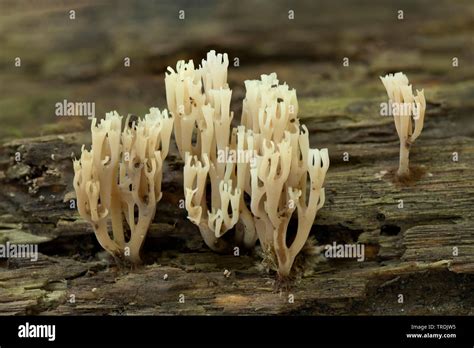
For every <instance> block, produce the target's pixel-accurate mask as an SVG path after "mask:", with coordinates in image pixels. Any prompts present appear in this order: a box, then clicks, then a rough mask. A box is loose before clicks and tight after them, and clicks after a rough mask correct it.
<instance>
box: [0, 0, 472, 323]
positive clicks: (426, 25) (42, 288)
mask: <svg viewBox="0 0 474 348" xmlns="http://www.w3.org/2000/svg"><path fill="white" fill-rule="evenodd" d="M409 3H411V2H406V3H405V4H404V6H405V8H407V14H409V16H408V17H407V18H413V20H412V21H410V20H407V21H406V22H404V23H403V26H402V25H398V24H395V23H396V22H395V23H394V22H393V19H391V18H392V16H393V14H392V12H390V10H387V11H385V9H381V8H379V7H377V8H376V9H373V10H374V11H366V10H365V9H361V10H360V11H359V12H358V15H360V16H359V17H357V16H355V15H351V16H349V15H346V17H347V18H346V17H345V19H346V20H347V22H346V23H348V24H347V25H351V26H353V28H352V29H351V30H347V31H344V32H342V31H341V32H340V31H336V30H333V29H334V28H333V27H331V25H334V24H331V23H337V25H340V23H341V21H339V20H337V21H336V20H334V17H331V13H334V9H333V8H332V7H331V6H330V5H326V6H324V7H323V8H322V11H324V16H321V18H320V21H314V20H313V18H309V19H308V20H309V22H307V23H305V22H304V21H303V22H298V23H300V24H298V25H301V26H303V27H304V26H306V27H311V28H312V29H311V30H313V29H314V33H317V40H316V38H313V36H310V37H311V42H317V43H318V44H317V45H312V46H308V45H307V44H306V42H307V41H305V40H306V39H305V38H304V37H303V36H302V33H303V31H302V28H300V30H296V27H295V29H294V30H288V29H287V28H286V27H284V26H283V25H281V26H279V25H278V26H277V25H275V26H274V27H273V28H272V30H271V31H270V32H268V28H261V27H258V26H257V27H254V26H251V27H246V26H245V25H242V26H240V27H241V28H242V29H240V31H239V32H238V33H235V32H234V31H233V30H234V28H233V27H232V26H231V25H229V26H228V27H225V23H221V25H222V26H224V27H225V30H224V31H223V34H222V35H220V36H215V35H214V36H212V39H210V38H209V37H210V36H209V30H211V29H212V28H211V29H208V28H205V27H202V28H203V29H202V30H201V31H190V32H189V33H188V34H189V35H191V38H190V39H189V43H191V42H194V44H193V45H192V47H188V48H187V49H186V50H183V48H182V46H183V45H182V42H176V44H172V45H171V44H168V45H164V44H163V43H158V44H157V47H158V48H159V49H156V52H158V53H156V52H155V54H151V55H150V54H149V52H148V53H147V54H148V55H146V56H144V57H143V59H141V60H139V59H137V60H135V61H138V62H137V64H136V65H134V69H135V70H134V71H135V72H136V73H135V74H132V75H130V76H129V77H127V78H126V79H127V83H124V84H121V83H115V81H119V79H120V81H124V79H125V78H124V77H123V76H117V75H119V74H118V73H116V74H113V73H112V74H110V75H108V77H106V78H105V80H106V81H108V83H104V79H101V78H100V77H101V76H102V75H101V74H102V73H104V72H103V71H102V70H101V68H100V67H96V69H97V73H96V74H95V75H94V76H96V75H97V76H96V78H90V79H89V80H86V81H87V83H86V84H84V85H82V88H80V89H79V93H78V94H77V95H78V96H79V97H83V99H84V100H90V98H91V97H90V96H89V95H88V94H86V92H85V91H87V92H88V93H92V94H94V95H101V96H104V97H103V98H104V99H106V100H109V99H108V98H112V97H111V96H110V94H117V96H124V95H127V96H128V95H129V94H128V93H129V91H128V90H127V88H128V87H127V86H129V85H130V81H129V80H133V81H135V80H136V81H135V82H134V86H135V85H136V86H139V85H140V83H139V81H140V82H143V85H144V86H145V87H146V88H147V86H148V85H151V86H152V88H150V89H151V90H153V92H152V93H142V94H140V93H138V95H139V98H138V97H134V96H133V95H132V96H131V97H130V98H129V99H127V98H128V97H127V98H122V99H123V101H121V103H122V104H123V103H125V102H126V103H128V104H130V99H133V102H134V103H135V104H133V105H136V104H137V103H138V102H137V98H138V99H140V105H148V102H151V101H152V100H153V101H154V100H155V99H156V98H158V101H159V102H160V103H161V104H160V105H159V106H160V107H163V106H164V83H163V82H162V72H163V71H164V69H165V67H166V65H167V64H172V63H173V62H174V60H175V59H176V58H177V57H180V58H184V57H186V58H195V59H196V58H200V57H201V55H202V53H203V52H204V51H205V50H206V49H207V46H209V45H212V47H215V48H217V49H222V50H227V48H229V47H231V51H232V52H233V54H235V55H238V56H239V57H241V61H242V66H241V67H240V68H239V69H231V70H230V72H229V82H230V84H231V88H232V89H233V98H234V99H233V102H234V105H233V109H234V110H235V111H236V115H238V114H239V112H238V110H239V107H240V102H238V100H239V99H240V98H242V96H243V94H244V91H243V80H244V79H248V78H256V77H258V75H259V74H261V73H269V72H272V71H276V72H277V73H278V75H279V77H280V79H281V80H283V81H286V82H288V83H289V84H290V86H291V87H295V88H296V89H297V92H298V96H299V105H300V113H299V116H300V118H301V122H302V123H304V124H306V125H307V127H308V129H309V130H310V134H311V144H312V146H315V147H328V148H329V153H330V160H331V166H330V168H329V171H328V174H327V178H326V183H325V187H326V204H325V206H324V207H323V208H322V209H321V210H320V211H319V213H318V216H317V218H316V221H315V225H314V228H313V231H312V234H313V236H314V237H315V238H316V240H317V241H318V242H319V243H320V244H327V243H329V244H330V243H332V242H334V241H335V242H338V243H342V242H346V243H356V242H358V243H363V244H364V245H365V254H366V260H365V261H364V262H357V261H355V260H329V261H327V260H325V259H324V258H323V257H321V258H320V259H319V262H318V263H315V264H314V267H313V268H312V269H308V270H307V272H306V274H305V275H304V276H303V277H302V278H301V279H299V280H297V281H296V282H295V284H293V286H292V288H291V289H290V290H289V291H290V293H291V294H293V295H294V303H288V293H287V292H274V284H273V283H274V275H272V274H266V273H264V272H262V271H260V270H259V268H258V267H257V265H258V264H259V262H260V259H259V257H258V255H256V254H244V253H243V254H242V255H241V256H239V257H235V256H233V255H217V254H214V253H212V252H211V251H209V250H208V249H207V248H206V247H205V246H204V245H203V243H202V241H201V238H200V235H199V232H198V231H197V228H196V227H195V226H194V225H193V224H191V223H190V222H189V221H188V220H187V219H186V214H185V211H184V210H183V209H178V204H179V200H180V199H182V198H183V194H182V187H181V181H182V174H181V168H182V163H181V161H180V160H179V159H178V158H177V156H176V151H175V149H174V145H172V149H173V150H172V151H171V153H170V155H169V157H168V158H167V160H166V167H165V174H164V181H163V191H164V197H163V199H162V201H161V202H160V203H159V204H158V211H157V214H156V217H155V220H154V223H153V225H152V226H151V229H150V231H149V235H148V238H147V240H146V242H145V249H144V254H145V258H146V260H147V262H148V265H147V266H145V267H142V268H140V269H136V270H123V269H118V268H117V267H116V266H115V265H114V264H113V263H112V262H111V260H110V259H109V257H108V256H107V255H106V254H105V253H104V252H102V251H101V250H100V248H99V246H98V244H97V242H96V241H95V237H94V235H93V232H92V229H91V227H90V226H89V225H88V224H87V223H86V222H85V221H83V220H82V219H81V218H80V217H79V216H78V214H77V212H76V210H75V209H70V200H71V199H73V198H74V194H73V189H72V175H73V173H72V162H71V158H72V157H74V156H78V155H79V153H80V147H81V145H82V144H84V143H85V144H89V142H90V139H89V136H88V132H79V133H69V134H63V135H50V136H45V137H39V138H30V139H20V140H15V141H11V142H8V143H6V144H4V145H3V146H2V147H1V148H0V243H5V242H7V241H10V242H12V243H39V251H40V252H41V255H40V259H39V260H38V261H37V262H30V261H28V260H16V259H11V260H8V261H7V260H1V261H0V262H1V263H0V314H6V315H17V314H51V315H61V314H115V315H118V314H164V315H166V314H453V315H469V314H470V315H473V314H474V309H473V308H474V274H473V273H474V223H473V210H474V209H473V207H474V180H473V178H474V122H473V120H472V117H473V111H474V68H473V67H472V65H469V64H468V63H467V62H469V59H470V61H472V58H473V54H472V50H469V47H471V48H472V38H473V37H474V36H473V33H472V30H473V26H472V19H469V18H470V17H469V13H472V6H471V5H472V4H471V5H470V4H469V2H461V1H459V2H456V5H454V4H453V3H452V2H440V4H439V5H440V6H422V7H421V8H422V10H421V11H420V10H416V11H415V12H413V11H412V12H410V11H408V9H410V5H409ZM372 4H373V3H372ZM427 4H428V3H427ZM377 6H378V5H377ZM240 8H241V10H242V11H246V9H252V7H251V6H240ZM371 8H372V7H371ZM447 9H452V11H451V12H449V16H450V21H447V20H446V17H445V13H447V12H446V11H447ZM465 9H466V10H465ZM392 10H393V11H395V10H396V8H395V7H394V8H392ZM221 11H222V13H224V14H225V13H234V11H235V9H233V8H232V9H230V10H229V9H227V10H226V8H223V9H221ZM228 11H230V12H228ZM248 11H250V10H248ZM252 11H253V10H252ZM275 11H276V7H275ZM318 11H319V9H318ZM361 11H365V12H363V13H362V12H361ZM469 11H471V12H469ZM105 12H107V11H105ZM296 12H297V13H301V11H300V12H298V9H297V10H296ZM372 12H377V13H380V15H379V16H378V17H377V20H378V21H375V22H374V21H373V20H371V17H364V16H370V13H372ZM318 13H319V12H318ZM393 13H394V12H393ZM224 18H225V17H224ZM249 18H250V17H249ZM275 18H277V15H275ZM357 18H359V19H357ZM94 20H95V19H94ZM285 20H286V18H285ZM390 20H392V21H391V22H390ZM155 23H156V21H155ZM255 23H257V22H255ZM258 23H260V22H258ZM301 23H302V24H301ZM313 24H314V25H313ZM393 25H398V26H397V28H396V30H393V29H392V27H393ZM140 27H142V23H139V25H137V26H136V28H138V29H136V30H139V28H140ZM143 27H144V28H148V27H146V26H143ZM249 28H250V29H249ZM159 29H160V30H162V29H163V30H164V29H165V28H161V27H160V28H159ZM244 29H247V30H248V31H249V32H252V34H251V35H249V34H248V33H247V32H246V31H245V30H244ZM441 31H442V32H443V33H444V36H443V35H441V36H440V35H439V34H440V32H441ZM58 32H59V31H58ZM98 32H99V31H98ZM255 33H267V34H266V35H267V36H264V39H265V40H267V41H268V42H266V44H265V45H263V44H262V45H260V44H259V42H258V41H252V40H257V38H258V37H260V36H259V35H257V34H255ZM413 33H415V34H416V35H414V34H413ZM280 34H281V35H280ZM306 34H307V33H306ZM355 34H357V35H355ZM91 35H92V34H91ZM314 35H316V34H314ZM169 36H170V35H162V37H163V38H164V39H163V40H165V39H166V40H168V38H169ZM16 37H17V36H15V35H12V36H11V38H12V39H11V40H13V39H14V38H16ZM106 37H107V40H109V36H106ZM278 37H281V38H282V40H283V41H284V44H282V42H278V40H277V39H274V38H278ZM408 37H409V38H411V39H410V40H407V39H406V38H408ZM112 38H113V37H112V36H110V40H112ZM152 39H153V40H155V37H153V38H152ZM50 41H51V42H53V40H50ZM99 41H100V40H99ZM150 41H151V39H150ZM168 41H169V40H168ZM12 45H13V43H12ZM249 45H250V46H252V47H254V48H255V49H254V50H253V49H252V50H250V49H249V48H248V47H249ZM288 45H289V46H288ZM23 46H24V47H29V45H23ZM282 47H283V48H284V50H285V53H286V55H282V54H281V53H282ZM15 52H16V51H15ZM35 52H37V50H36V51H35ZM40 56H41V55H40ZM344 56H350V57H351V63H350V64H351V65H350V68H344V67H342V65H341V64H340V62H341V59H342V58H341V57H344ZM453 56H459V57H460V58H461V59H460V66H459V67H458V68H456V69H453V67H452V66H451V59H452V57H453ZM58 57H59V56H58ZM117 57H119V58H117V59H119V60H120V61H119V62H118V63H117V66H118V65H119V64H122V61H121V59H122V58H121V57H122V55H120V54H118V55H117ZM276 57H279V58H278V59H276ZM53 58H54V56H53ZM8 59H10V58H8ZM31 59H33V58H31ZM51 61H52V60H51ZM66 65H67V66H71V67H74V68H76V65H73V64H69V63H68V64H66ZM39 66H42V65H39ZM87 67H89V66H87ZM82 68H84V65H79V66H78V67H77V69H82ZM263 69H265V70H263ZM56 70H57V69H46V68H44V69H42V70H41V71H42V73H44V74H46V73H47V72H51V71H56ZM111 70H113V69H111ZM116 70H118V69H116ZM395 70H396V71H398V70H402V71H404V72H406V73H407V74H408V77H409V79H410V81H411V82H412V83H413V84H414V87H415V88H425V95H426V97H427V104H428V105H427V115H426V117H425V129H424V130H423V132H422V134H421V136H420V137H419V138H418V139H417V141H416V142H415V144H414V145H413V147H412V149H411V153H410V163H411V165H413V166H417V167H419V168H421V169H422V171H423V172H424V175H423V176H422V177H421V178H420V179H419V180H418V181H416V182H414V183H413V184H412V185H410V186H407V187H400V186H397V185H396V184H393V183H392V181H391V179H390V176H389V175H388V174H387V175H384V171H390V170H393V169H395V168H396V165H397V163H398V149H399V145H398V138H397V136H396V132H395V129H394V125H393V120H392V119H391V118H390V117H381V116H380V115H379V112H380V103H381V102H383V101H386V93H385V91H384V89H383V86H382V84H381V82H380V81H379V80H378V76H379V75H380V74H382V73H386V72H389V71H395ZM140 74H142V75H140ZM152 74H158V75H159V76H158V75H157V76H158V77H157V76H152V77H150V76H151V75H152ZM76 75H78V76H80V77H81V78H82V77H83V76H84V71H82V70H80V71H79V72H76ZM86 75H87V74H86ZM53 77H54V76H53ZM44 78H46V79H48V78H49V79H51V80H52V81H53V83H52V85H51V88H56V89H60V88H62V86H59V85H58V84H57V83H56V82H54V81H55V80H54V79H53V78H52V77H51V76H44ZM150 80H153V83H152V82H150ZM73 81H74V80H73ZM155 81H160V82H159V83H158V82H156V83H155ZM22 83H23V84H22ZM55 83H56V84H55ZM31 84H33V82H31V81H29V82H25V81H23V82H21V81H20V80H18V81H17V80H16V75H15V79H12V85H11V84H7V83H5V84H2V85H3V86H7V85H8V86H11V87H12V91H15V89H14V88H13V87H15V86H16V85H18V86H20V87H18V88H19V89H20V90H26V89H30V88H32V87H34V86H36V87H38V86H37V85H36V80H34V86H32V85H31ZM111 85H113V86H114V88H110V86H111ZM104 86H105V87H104ZM155 87H156V90H154V88H155ZM137 88H138V87H137ZM110 90H112V92H110ZM12 91H10V90H9V89H5V90H2V92H5V94H2V95H5V96H8V95H9V94H8V93H13V92H12ZM42 91H46V89H44V88H43V89H42ZM42 93H43V92H42ZM44 93H46V92H44ZM107 93H109V94H107ZM41 95H43V94H41ZM10 96H11V95H10ZM27 97H28V96H25V99H24V100H23V99H22V100H21V101H22V103H26V102H27V101H28V98H27ZM142 97H143V98H142ZM10 99H12V98H10ZM45 99H48V98H46V97H45ZM50 99H51V98H50ZM12 100H13V99H12ZM48 100H49V99H48ZM53 100H57V97H54V98H53ZM110 100H111V99H110ZM122 104H119V105H122ZM130 108H131V109H132V107H131V106H130ZM22 110H23V109H22ZM8 112H9V111H8ZM236 118H238V116H237V117H236ZM63 124H65V125H66V127H64V128H66V129H67V128H68V127H69V125H70V123H68V120H67V121H63ZM16 153H19V154H20V157H21V160H20V161H19V162H16V161H15V154H16ZM346 153H347V155H348V156H349V160H348V161H344V160H343V158H344V156H345V155H346ZM453 153H456V154H457V155H458V161H457V162H456V161H453ZM400 200H403V208H399V206H400V204H401V201H400ZM225 269H227V270H229V271H231V276H230V277H228V278H226V277H224V274H223V272H224V270H225ZM165 274H167V275H168V277H167V279H166V280H165V279H164V275H165ZM180 294H183V295H184V296H185V303H183V304H181V303H179V302H178V299H179V295H180ZM399 294H403V295H404V303H403V304H400V303H398V302H397V300H398V295H399ZM71 295H74V299H75V302H74V303H71V302H70V301H69V300H70V299H71Z"/></svg>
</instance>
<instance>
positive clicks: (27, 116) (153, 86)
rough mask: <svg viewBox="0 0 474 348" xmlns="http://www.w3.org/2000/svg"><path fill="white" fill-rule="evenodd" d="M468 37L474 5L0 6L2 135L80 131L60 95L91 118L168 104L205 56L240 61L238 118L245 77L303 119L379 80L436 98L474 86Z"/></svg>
mask: <svg viewBox="0 0 474 348" xmlns="http://www.w3.org/2000/svg"><path fill="white" fill-rule="evenodd" d="M400 9H401V10H403V11H404V19H403V20H399V19H397V13H398V12H397V11H398V10H400ZM71 10H74V11H75V19H74V20H71V19H70V11H71ZM180 10H184V11H185V19H184V20H180V19H179V18H178V15H179V11H180ZM289 10H293V11H294V13H295V19H294V20H289V18H288V11H289ZM473 34H474V1H472V0H464V1H462V0H459V1H448V0H445V1H443V0H434V1H428V0H426V1H416V2H415V1H409V0H406V1H355V0H354V1H333V0H331V1H262V0H260V1H258V0H239V1H171V0H170V1H151V0H141V1H100V0H99V1H91V0H80V1H52V0H44V1H39V0H29V1H28V0H0V120H1V123H0V124H1V126H0V139H1V141H2V142H3V141H6V140H10V139H12V138H18V137H27V136H38V135H45V134H52V133H65V132H72V131H77V130H81V129H85V128H87V127H88V124H89V121H88V120H87V118H86V117H57V116H55V104H56V103H57V102H61V101H62V100H63V99H67V100H68V101H81V102H83V101H85V102H95V104H96V115H97V116H101V115H103V114H104V113H105V112H106V111H109V110H117V111H118V112H119V113H121V114H124V115H126V114H128V113H133V114H138V115H141V114H143V113H144V112H145V111H146V110H147V109H148V108H149V107H151V106H158V107H160V108H164V107H166V101H165V92H164V81H163V78H164V72H165V71H166V67H167V66H168V65H175V64H176V60H178V59H195V62H196V61H200V59H201V58H203V57H204V55H205V53H206V52H207V51H208V50H209V49H216V50H218V51H221V52H227V53H229V56H230V59H231V61H232V60H233V59H234V58H235V57H238V58H239V61H240V66H239V67H231V69H230V72H229V82H230V85H231V88H232V89H233V100H234V110H236V112H237V118H238V117H239V115H240V112H239V107H240V100H241V98H242V97H243V95H244V88H243V81H244V80H246V79H250V78H258V76H259V74H261V73H270V72H272V71H276V72H277V73H278V75H279V77H280V80H284V81H287V82H288V83H289V84H290V85H291V86H292V87H295V88H296V89H297V91H298V95H299V96H300V97H305V96H306V97H310V98H311V100H310V101H309V102H307V103H304V102H303V103H302V105H301V114H303V115H304V114H305V113H309V114H312V115H314V114H315V112H314V111H312V109H314V108H319V109H320V110H323V111H321V112H324V110H326V109H327V108H331V107H332V106H333V104H334V105H338V103H340V102H341V100H343V99H347V98H364V97H365V96H367V97H369V96H380V97H384V96H385V94H384V93H385V92H384V90H383V87H382V85H381V84H380V82H379V81H378V78H377V76H378V75H379V74H382V73H386V72H392V71H398V70H403V71H404V72H406V73H407V74H408V76H409V77H410V80H411V79H412V78H413V76H415V78H416V79H417V81H421V82H422V83H423V87H425V88H426V87H430V86H431V87H432V88H431V90H436V88H437V86H440V85H444V86H449V84H451V83H453V84H454V83H456V84H457V86H462V83H463V81H468V80H473V78H474V68H473V66H472V65H473V62H474V55H473V47H474V41H473V37H474V35H473ZM16 57H20V58H21V67H15V58H16ZM125 57H129V58H130V60H131V66H130V67H125V66H124V58H125ZM343 57H349V58H350V64H351V65H350V69H346V68H343V67H342V59H343ZM453 57H458V59H459V64H460V66H459V67H458V68H453V66H452V64H451V61H452V58H453ZM471 85H472V83H471ZM415 87H416V86H415ZM461 90H462V91H465V90H466V89H464V88H461ZM467 90H468V91H470V92H469V93H472V91H473V88H469V89H467ZM452 93H456V92H455V91H453V92H452ZM444 95H445V97H447V98H448V97H449V91H448V92H445V94H444ZM428 97H429V96H428ZM471 97H472V96H469V95H467V96H466V98H465V99H466V100H467V102H468V103H470V106H469V105H468V106H469V107H472V104H473V103H474V101H473V99H474V98H471ZM331 103H333V104H331ZM472 123H474V122H472ZM471 127H472V126H471ZM471 129H472V128H471Z"/></svg>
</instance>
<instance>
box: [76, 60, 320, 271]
mask: <svg viewBox="0 0 474 348" xmlns="http://www.w3.org/2000/svg"><path fill="white" fill-rule="evenodd" d="M228 65H229V60H228V57H227V54H216V52H215V51H210V52H209V53H208V54H207V57H206V59H204V60H202V62H201V64H200V66H199V67H195V66H194V63H193V61H192V60H190V61H189V62H185V61H179V62H178V63H177V65H176V69H173V68H168V72H167V73H166V76H165V84H166V99H167V104H168V110H169V111H170V113H171V116H172V117H169V116H168V113H167V111H166V110H164V111H163V112H160V111H159V110H158V109H156V108H152V109H150V113H149V114H148V115H146V116H145V118H144V119H139V120H138V122H136V123H135V122H133V123H132V124H129V122H128V119H127V121H126V122H125V127H124V129H123V130H122V117H121V116H119V115H118V114H117V113H116V112H113V113H108V114H107V115H106V117H105V119H104V120H102V121H101V122H100V123H99V124H97V120H96V119H93V122H92V126H91V131H92V148H91V150H90V151H89V150H85V149H84V147H83V149H82V155H81V158H80V159H79V160H76V161H74V171H75V176H74V188H75V190H76V195H77V204H78V210H79V213H80V215H81V216H82V217H83V218H84V219H86V220H88V221H90V222H91V223H92V225H93V226H94V231H95V234H96V236H97V239H98V240H99V242H100V244H101V245H102V247H103V248H104V249H105V250H107V251H108V252H109V253H111V254H112V255H114V256H115V257H117V258H126V259H128V260H130V261H131V262H134V263H137V262H140V248H141V246H142V244H143V241H144V239H145V236H146V233H147V230H148V227H149V225H150V223H151V221H152V219H153V217H154V214H155V210H156V203H157V202H158V201H159V200H160V199H161V179H162V168H163V161H164V159H165V158H166V156H167V154H168V148H169V141H170V136H171V132H172V130H173V128H174V134H175V139H176V145H177V148H178V152H179V154H180V156H181V157H182V159H183V160H184V162H185V165H184V173H183V187H184V195H185V207H186V210H187V213H188V218H189V220H191V221H192V222H193V223H194V224H196V225H197V226H198V227H199V230H200V232H201V235H202V237H203V239H204V241H205V243H206V244H207V245H208V246H209V247H210V248H211V249H213V250H215V251H218V252H226V251H228V250H230V249H231V248H233V247H235V246H243V247H245V248H252V247H254V246H255V243H256V241H257V240H260V244H261V246H262V249H263V250H264V252H265V253H266V255H267V256H270V257H271V258H273V261H274V262H273V263H274V264H277V265H278V266H277V271H278V274H279V276H280V277H281V278H286V277H288V276H289V275H290V271H291V268H292V265H293V262H294V260H295V257H296V255H298V253H299V252H300V251H301V249H302V248H303V246H304V244H305V243H306V240H307V239H308V236H309V233H310V230H311V227H312V225H313V222H314V219H315V217H316V213H317V211H318V210H319V209H320V208H321V207H322V206H323V204H324V197H325V195H324V188H323V184H324V178H325V175H326V171H327V170H328V167H329V156H328V151H327V149H322V150H318V149H311V148H310V147H309V134H308V129H307V128H306V127H305V126H300V124H299V120H298V117H297V114H298V101H297V98H296V91H295V90H294V89H290V88H289V87H288V85H286V84H280V82H279V81H278V79H277V76H276V74H275V73H273V74H270V75H262V76H261V79H260V80H251V81H245V87H246V95H245V99H244V100H243V107H242V116H241V122H240V125H238V126H236V127H232V120H233V117H234V114H233V112H232V111H231V110H230V103H231V97H232V90H230V88H229V85H228V83H227V69H228ZM295 210H296V214H295V215H296V217H297V222H298V225H297V228H296V230H295V231H291V236H287V234H288V232H289V231H288V226H289V223H290V219H291V218H292V217H293V213H294V212H295ZM124 221H125V222H126V224H124ZM124 225H125V226H124ZM127 226H128V228H127ZM231 230H232V231H233V233H228V232H229V231H231Z"/></svg>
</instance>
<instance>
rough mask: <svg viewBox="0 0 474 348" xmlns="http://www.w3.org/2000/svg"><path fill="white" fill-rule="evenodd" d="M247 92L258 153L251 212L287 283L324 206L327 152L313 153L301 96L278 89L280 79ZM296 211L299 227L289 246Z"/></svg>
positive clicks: (251, 85) (268, 78) (248, 121)
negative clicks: (300, 110) (303, 120)
mask: <svg viewBox="0 0 474 348" xmlns="http://www.w3.org/2000/svg"><path fill="white" fill-rule="evenodd" d="M246 87H247V94H246V98H245V100H244V107H243V116H242V122H243V123H244V124H245V125H246V126H247V127H251V128H252V129H253V131H254V133H253V134H251V135H248V138H250V139H251V140H248V142H249V143H254V146H255V149H256V151H257V161H256V166H254V167H253V168H251V170H250V172H251V209H252V213H253V215H254V216H255V225H256V230H257V232H258V236H259V240H260V243H261V245H262V248H263V249H264V251H266V252H269V253H271V254H273V253H274V254H276V258H277V263H278V274H279V276H280V277H281V278H286V277H288V276H289V275H290V271H291V268H292V265H293V262H294V260H295V258H296V256H297V255H298V253H299V252H300V251H301V249H302V248H303V246H304V244H305V243H306V240H307V239H308V236H309V233H310V230H311V227H312V225H313V222H314V219H315V217H316V213H317V211H318V210H319V209H320V208H321V207H322V206H323V205H324V200H325V195H324V188H323V187H322V186H323V183H324V178H325V175H326V172H327V170H328V168H329V156H328V151H327V149H322V150H318V149H310V148H309V137H308V130H307V128H306V127H305V126H302V127H300V125H299V121H298V118H297V110H298V104H297V99H296V91H295V90H294V89H293V90H290V89H289V88H288V86H287V85H286V84H284V85H279V82H278V80H277V77H276V74H271V75H262V79H261V80H260V81H258V80H257V81H246ZM308 175H309V177H308ZM308 181H309V185H308ZM308 195H309V196H308ZM307 196H308V197H307ZM295 209H296V210H297V216H298V227H297V230H296V233H295V236H294V238H293V240H292V241H291V242H290V245H288V244H287V233H288V230H287V229H288V225H289V222H290V219H291V217H292V215H293V212H294V211H295Z"/></svg>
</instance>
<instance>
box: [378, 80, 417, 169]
mask: <svg viewBox="0 0 474 348" xmlns="http://www.w3.org/2000/svg"><path fill="white" fill-rule="evenodd" d="M380 79H381V80H382V83H383V85H384V86H385V89H386V90H387V94H388V98H389V104H390V109H391V110H392V113H393V119H394V121H395V128H396V130H397V134H398V137H399V139H400V165H399V168H398V172H397V175H398V177H400V178H408V177H409V176H410V169H409V155H410V147H411V145H412V144H413V143H414V142H415V140H416V138H418V136H419V135H420V134H421V131H422V129H423V122H424V119H425V110H426V100H425V95H424V92H423V90H421V91H418V90H417V91H416V96H415V95H414V94H413V90H412V86H411V85H409V84H408V78H407V77H406V75H405V74H403V73H401V72H398V73H396V74H388V75H385V76H384V77H380ZM413 123H414V124H415V125H414V127H413Z"/></svg>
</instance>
